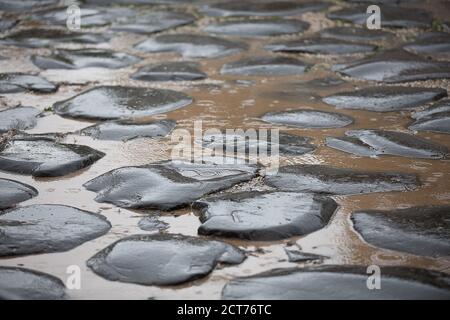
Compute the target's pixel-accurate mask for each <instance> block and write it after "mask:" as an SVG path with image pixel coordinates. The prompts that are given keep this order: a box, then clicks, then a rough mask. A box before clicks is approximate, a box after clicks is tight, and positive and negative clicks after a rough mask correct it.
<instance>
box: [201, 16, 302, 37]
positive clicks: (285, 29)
mask: <svg viewBox="0 0 450 320" xmlns="http://www.w3.org/2000/svg"><path fill="white" fill-rule="evenodd" d="M308 28H309V23H307V22H304V21H301V20H297V19H273V18H259V19H250V18H246V19H243V20H227V21H223V22H217V23H213V24H209V25H207V26H206V27H205V28H203V30H204V31H206V32H208V33H212V34H219V35H231V36H239V37H269V36H278V35H284V34H294V33H300V32H304V31H306V30H307V29H308Z"/></svg>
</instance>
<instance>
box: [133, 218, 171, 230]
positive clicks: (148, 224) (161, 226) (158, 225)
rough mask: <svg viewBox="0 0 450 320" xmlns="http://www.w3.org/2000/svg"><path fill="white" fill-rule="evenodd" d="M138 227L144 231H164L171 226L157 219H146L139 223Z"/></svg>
mask: <svg viewBox="0 0 450 320" xmlns="http://www.w3.org/2000/svg"><path fill="white" fill-rule="evenodd" d="M138 227H139V228H140V229H142V230H144V231H163V230H166V229H169V227H170V225H169V224H168V223H166V222H164V221H160V220H158V218H157V217H153V216H148V217H144V218H142V219H141V220H139V222H138Z"/></svg>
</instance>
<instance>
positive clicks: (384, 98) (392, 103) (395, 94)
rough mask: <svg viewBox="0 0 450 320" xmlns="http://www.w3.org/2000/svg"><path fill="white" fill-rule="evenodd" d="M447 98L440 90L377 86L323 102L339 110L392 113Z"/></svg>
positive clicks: (344, 93) (336, 96)
mask: <svg viewBox="0 0 450 320" xmlns="http://www.w3.org/2000/svg"><path fill="white" fill-rule="evenodd" d="M446 96H447V91H446V90H444V89H438V88H417V87H378V86H377V87H368V88H363V89H360V90H354V91H349V92H341V93H336V94H332V95H330V96H327V97H325V98H323V99H322V101H323V102H325V103H327V104H329V105H332V106H335V107H336V108H338V109H359V110H366V111H376V112H390V111H399V110H404V109H411V108H415V107H419V106H422V105H424V104H426V103H428V102H431V101H433V100H439V99H441V98H444V97H446Z"/></svg>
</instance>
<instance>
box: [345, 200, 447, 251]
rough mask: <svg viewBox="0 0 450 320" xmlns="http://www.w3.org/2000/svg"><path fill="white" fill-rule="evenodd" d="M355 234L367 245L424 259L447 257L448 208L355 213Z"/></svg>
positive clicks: (431, 207) (417, 208)
mask: <svg viewBox="0 0 450 320" xmlns="http://www.w3.org/2000/svg"><path fill="white" fill-rule="evenodd" d="M352 221H353V224H354V227H355V229H356V231H357V232H359V233H360V234H361V236H362V237H363V238H364V240H365V241H367V242H368V243H370V244H371V245H374V246H377V247H380V248H385V249H390V250H396V251H402V252H408V253H412V254H416V255H421V256H428V257H443V256H450V207H449V206H446V207H444V206H443V207H437V206H436V207H433V206H429V207H412V208H407V209H397V210H390V211H378V210H364V211H359V212H355V213H353V215H352Z"/></svg>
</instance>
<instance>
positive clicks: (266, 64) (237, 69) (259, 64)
mask: <svg viewBox="0 0 450 320" xmlns="http://www.w3.org/2000/svg"><path fill="white" fill-rule="evenodd" d="M308 66H309V65H308V64H306V63H304V62H302V61H300V60H298V59H295V58H289V57H272V56H267V57H251V58H244V59H241V60H238V61H234V62H229V63H226V64H224V65H223V66H222V68H221V69H220V73H221V74H230V75H239V76H283V75H286V76H287V75H297V74H303V73H304V72H305V69H306V68H307V67H308Z"/></svg>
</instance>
